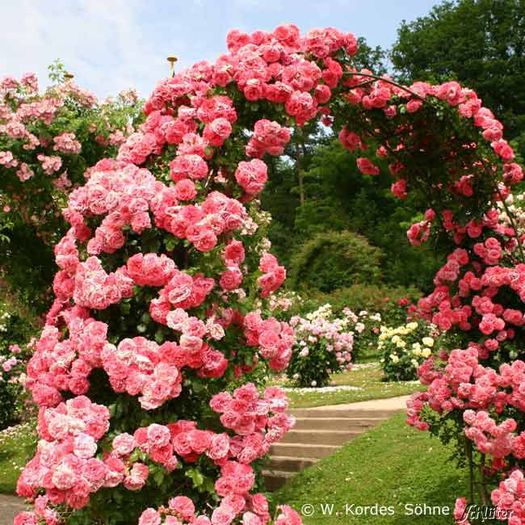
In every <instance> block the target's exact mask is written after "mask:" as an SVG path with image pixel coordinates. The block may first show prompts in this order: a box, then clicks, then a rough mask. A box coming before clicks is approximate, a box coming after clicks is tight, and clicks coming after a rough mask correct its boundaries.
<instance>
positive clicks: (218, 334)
mask: <svg viewBox="0 0 525 525" xmlns="http://www.w3.org/2000/svg"><path fill="white" fill-rule="evenodd" d="M227 42H228V53H226V54H224V55H222V56H221V57H219V58H218V60H217V61H216V62H215V63H214V64H210V63H208V62H200V63H197V64H195V65H194V66H193V67H191V68H190V69H188V70H186V71H184V72H181V73H179V74H177V75H175V76H174V77H173V78H170V79H166V80H164V81H162V82H161V83H160V84H159V85H158V86H157V88H156V89H155V91H154V92H153V94H152V96H151V97H150V99H149V100H148V101H147V102H146V104H145V107H144V111H145V114H146V120H145V122H144V124H143V125H142V126H141V128H140V129H139V130H138V131H137V132H136V133H133V134H132V135H130V137H129V138H128V139H127V140H126V142H125V143H124V144H123V145H122V146H121V147H120V149H119V153H118V155H117V159H116V160H102V161H100V162H98V163H97V164H96V165H95V166H94V167H93V168H92V169H91V170H90V171H89V175H88V180H87V182H86V184H85V185H84V186H83V187H80V188H78V189H76V190H75V191H73V192H72V194H71V196H70V199H69V202H68V206H67V208H66V210H65V212H64V216H65V218H66V219H67V221H68V223H69V224H70V226H71V229H70V230H69V231H68V233H67V234H66V235H65V236H64V237H63V239H62V240H61V241H60V242H59V243H58V244H57V245H56V247H55V255H56V262H57V266H58V267H59V271H58V272H57V274H56V277H55V282H54V291H55V295H56V300H55V303H54V304H53V306H52V308H51V309H50V311H49V313H48V315H47V323H46V326H45V328H44V330H43V332H42V335H41V338H40V340H39V341H38V343H37V347H36V352H35V355H34V357H33V358H32V360H31V362H30V363H29V366H28V379H27V386H28V388H29V389H30V390H31V392H32V395H33V398H34V400H35V402H36V403H37V404H38V405H39V406H40V417H39V434H40V438H41V441H40V443H39V448H38V451H37V454H36V456H35V458H34V459H33V460H31V462H30V463H29V464H28V466H27V468H26V469H25V470H24V472H23V474H22V476H21V478H20V481H19V486H18V492H19V493H20V494H21V495H23V496H25V497H28V498H30V499H33V500H35V510H34V511H33V512H30V513H22V514H21V515H19V516H18V518H17V524H18V525H20V524H26V523H35V522H37V521H38V520H40V521H42V520H43V521H46V522H47V523H56V521H57V519H58V520H59V521H62V522H67V523H75V524H88V523H89V524H93V523H100V524H102V523H104V524H105V523H115V524H120V523H122V524H124V523H125V524H128V523H136V522H139V523H142V524H158V523H161V522H162V521H163V520H164V522H165V523H172V524H173V523H177V521H179V522H180V521H181V519H182V520H183V521H184V520H185V521H186V522H188V521H190V523H191V522H192V523H199V524H209V523H211V524H212V525H218V524H220V525H223V524H230V523H242V522H244V523H250V524H256V525H258V524H260V523H262V524H265V523H268V522H269V521H270V519H271V513H270V510H269V506H268V502H267V500H266V498H265V496H264V495H263V494H262V493H261V492H260V490H261V488H262V487H261V483H260V476H259V475H258V472H259V471H260V459H261V457H262V456H263V455H264V454H265V453H266V452H267V450H268V445H269V444H271V443H273V442H275V441H276V440H277V439H279V438H280V437H281V436H282V435H283V434H284V433H285V432H286V430H288V429H289V428H290V427H291V425H292V423H293V421H292V419H291V418H290V417H289V416H287V415H286V413H285V410H286V406H287V402H286V399H285V397H284V395H283V394H282V393H281V392H280V391H279V390H277V389H274V388H272V389H266V390H265V391H259V390H258V389H257V388H256V387H255V386H254V385H252V384H251V381H252V380H255V379H257V378H259V377H261V375H264V373H266V371H268V370H275V371H282V370H284V369H285V368H286V367H287V365H288V363H289V361H290V358H291V356H292V347H293V344H294V336H293V330H292V328H291V327H290V326H289V325H288V324H287V323H285V322H283V321H279V320H278V319H277V318H276V317H272V316H268V315H267V314H265V313H264V312H266V311H267V309H266V307H263V308H260V309H259V308H254V305H255V304H256V302H257V305H259V304H260V302H261V301H267V300H269V298H270V297H271V295H272V293H273V292H275V291H276V290H277V289H278V288H279V286H280V285H281V284H282V283H283V281H284V279H285V276H286V271H285V269H284V268H283V266H281V265H280V264H279V262H278V261H277V259H276V258H275V257H274V256H273V255H271V253H270V252H269V251H268V243H267V242H266V240H265V233H264V227H262V226H264V222H265V221H264V215H263V214H261V213H260V210H259V203H258V199H257V197H258V195H259V194H260V192H261V191H262V190H263V188H264V185H265V182H266V181H267V179H268V169H267V164H266V162H267V161H266V160H265V159H266V156H267V155H272V154H279V153H280V151H281V149H282V148H283V147H286V141H287V140H288V137H290V140H292V139H293V138H294V132H295V129H296V128H297V126H299V127H301V126H303V125H305V124H306V123H308V122H309V121H312V120H313V119H320V120H321V121H322V122H323V124H325V125H326V126H332V127H333V128H334V129H335V131H336V132H338V133H340V138H341V141H342V143H343V145H344V146H345V147H347V148H348V149H350V150H352V151H356V150H359V157H358V160H357V166H358V168H359V169H360V170H361V171H362V172H363V173H365V174H366V175H368V176H375V175H377V174H378V173H380V172H381V171H383V170H388V171H389V172H390V173H391V174H392V176H393V178H394V183H393V186H392V191H393V192H394V193H395V194H396V195H397V196H398V197H399V198H405V197H406V196H407V194H408V192H413V195H414V199H415V201H416V202H420V204H421V206H422V209H423V210H425V213H424V218H423V219H422V220H421V221H419V222H418V223H417V224H415V225H413V226H412V227H411V228H410V230H409V234H408V235H409V239H410V241H411V242H412V243H414V244H419V243H421V242H424V241H425V240H426V239H428V238H430V237H434V236H436V238H437V242H444V243H445V245H446V246H448V245H450V243H456V244H457V248H456V249H455V250H454V251H453V252H452V253H451V255H450V256H449V258H448V261H447V263H446V264H445V266H444V267H443V268H442V269H441V270H440V271H439V273H438V274H437V275H436V279H435V283H436V290H435V291H434V292H433V293H432V294H431V295H430V296H429V297H427V298H424V299H422V300H421V301H420V303H419V310H420V315H422V316H425V317H427V318H428V319H429V320H431V321H432V322H433V323H434V324H436V325H437V326H438V327H439V328H440V329H441V330H449V329H451V328H452V327H458V328H460V330H463V331H466V333H467V335H466V337H467V338H470V340H471V341H476V342H474V343H472V344H471V345H470V346H468V348H467V349H466V350H455V351H454V352H451V353H450V355H449V356H442V357H443V358H444V363H443V364H442V365H440V364H439V363H438V360H437V359H436V358H432V357H431V358H429V359H430V361H427V362H426V363H425V364H423V365H422V370H423V372H422V374H421V375H422V379H423V380H425V381H426V382H427V383H428V384H429V385H430V386H429V391H428V392H427V393H424V394H422V395H421V396H419V397H416V398H415V399H414V400H413V401H412V406H411V414H410V415H411V418H412V422H414V424H419V425H420V426H422V427H423V426H424V422H423V421H422V419H421V418H422V417H423V414H422V409H423V407H425V410H427V409H426V407H428V408H429V409H430V410H433V411H435V412H436V413H437V414H438V415H445V416H446V415H447V414H448V413H450V412H454V411H455V410H456V407H457V412H458V413H460V414H462V413H463V411H465V410H467V409H468V410H471V411H472V412H474V413H471V412H465V416H466V419H465V422H464V425H465V427H468V428H472V432H471V434H470V435H471V437H470V438H468V439H469V440H470V441H472V442H476V443H479V444H480V445H483V446H485V445H486V444H488V445H489V449H491V450H492V449H496V450H498V451H499V450H505V451H508V450H509V447H508V446H501V445H500V443H499V439H500V436H501V435H505V434H510V436H509V437H510V438H514V439H515V440H516V441H514V440H513V439H510V441H512V445H513V446H512V447H511V451H510V453H509V455H508V456H506V457H505V461H497V459H499V458H497V459H496V460H495V461H493V462H492V463H491V464H490V467H491V468H493V469H494V470H495V471H497V476H499V477H506V476H510V475H511V471H512V469H513V468H515V467H517V468H519V467H520V465H521V463H520V460H521V456H520V454H521V452H518V451H519V450H520V448H519V447H518V444H519V436H520V434H519V433H518V432H521V428H520V425H521V419H520V417H519V415H520V414H521V410H522V406H521V404H520V403H521V401H520V399H521V398H520V396H521V394H520V388H519V386H518V385H519V384H520V382H522V378H521V375H520V374H521V372H522V368H523V367H524V365H523V363H522V362H521V361H519V360H518V361H514V362H512V361H511V362H508V363H504V364H503V365H501V367H500V370H499V372H496V371H495V369H494V368H490V366H484V365H483V364H482V362H484V361H485V360H487V359H489V360H490V358H491V356H497V357H498V359H502V360H506V359H507V354H506V352H505V348H506V346H507V344H508V341H516V342H517V343H518V344H517V347H518V348H519V342H520V337H521V331H520V328H521V326H522V324H523V322H522V316H523V314H522V313H521V309H520V308H521V295H520V294H521V292H522V283H523V279H522V273H523V268H522V266H523V259H520V257H521V253H520V252H521V251H522V245H521V239H520V238H519V237H518V235H517V232H516V231H515V230H514V228H513V227H511V226H508V225H505V224H502V223H501V221H500V214H499V212H498V209H497V206H496V202H497V201H498V200H499V201H501V200H502V199H503V198H505V196H507V195H508V194H509V192H510V187H511V186H512V185H514V184H517V183H518V182H520V181H521V180H522V178H523V173H522V170H521V168H520V166H518V165H517V164H516V163H514V162H513V155H514V154H513V151H512V148H511V147H510V146H509V145H508V144H507V143H506V142H505V140H504V139H503V138H502V127H501V125H500V124H499V123H498V121H497V120H496V119H495V118H494V115H493V114H492V113H491V112H490V111H489V110H488V109H485V108H483V107H482V105H481V101H480V100H479V98H478V97H477V96H476V94H475V93H474V92H472V91H471V90H468V89H464V88H462V87H461V86H459V84H457V83H455V82H447V83H445V84H442V85H440V86H432V85H430V84H427V83H415V84H413V85H411V86H400V85H399V84H396V83H395V82H393V81H392V80H391V79H390V78H388V77H381V78H378V77H377V76H375V75H374V74H373V73H371V72H370V71H367V70H360V71H357V70H356V69H355V67H354V66H353V63H352V56H353V55H354V54H355V52H356V50H357V43H356V39H355V37H354V36H353V35H349V34H343V33H340V32H339V31H337V30H335V29H325V30H314V31H311V32H310V33H308V34H306V35H304V36H301V34H300V32H299V30H298V29H297V28H296V27H295V26H293V25H287V26H280V27H278V28H277V29H276V30H275V31H273V32H271V33H269V32H264V31H256V32H254V33H253V34H251V35H248V34H245V33H241V32H239V31H233V32H231V33H230V34H229V35H228V38H227ZM261 120H267V121H269V123H267V122H263V123H261V122H259V121H261ZM258 122H259V124H257V123H258ZM286 130H288V131H289V133H288V132H287V131H286ZM65 140H66V141H67V143H68V147H69V146H71V144H70V143H69V141H68V140H67V139H65ZM377 143H379V144H380V146H379V147H378V148H374V150H373V151H372V149H371V148H370V147H369V146H368V144H377ZM261 155H262V157H261ZM260 157H261V158H260ZM422 167H424V169H423V168H422ZM438 234H439V235H438ZM520 261H521V262H520ZM500 288H505V292H507V293H505V294H504V295H505V297H503V295H502V296H501V298H500V297H499V296H498V293H499V289H500ZM434 364H435V365H436V367H435V368H434ZM478 377H479V378H481V379H482V380H481V382H480V383H479V385H478V384H476V380H477V378H478ZM433 384H435V387H434V386H433ZM507 407H512V410H513V412H514V413H515V414H516V419H514V421H515V423H516V428H515V429H514V430H513V424H512V423H509V422H506V423H505V422H504V421H500V420H501V419H504V418H505V417H506V413H507V412H505V410H506V409H507ZM501 408H503V410H501ZM496 409H497V410H496ZM515 409H516V410H515ZM478 411H481V412H483V411H486V412H488V416H487V417H488V420H487V419H483V418H485V416H484V415H483V414H482V415H481V416H479V418H480V419H481V421H478V416H476V412H478ZM493 418H497V419H498V421H495V420H494V419H493ZM491 420H492V421H491ZM480 425H481V428H480ZM499 425H503V426H502V427H500V426H499ZM500 428H501V430H500ZM495 429H496V430H495ZM494 441H498V444H497V446H495V447H490V446H491V445H493V442H494ZM503 441H504V442H505V440H503ZM489 449H486V450H487V451H489ZM509 458H510V459H509ZM48 469H50V470H48ZM508 479H511V478H508ZM509 484H510V485H511V484H512V483H511V482H509ZM514 494H515V498H516V499H517V500H518V503H517V504H520V503H521V501H522V493H521V492H520V491H516V492H515V493H514ZM178 497H184V498H189V499H190V500H191V502H190V501H188V500H186V499H183V500H180V499H178V500H176V499H174V500H173V501H172V498H178ZM498 501H500V500H499V499H498ZM505 501H508V498H505ZM192 505H194V507H195V511H193V507H192ZM275 523H277V524H279V525H284V524H295V523H300V518H299V516H298V515H297V513H295V511H293V510H291V509H290V508H288V507H282V508H280V509H279V512H278V514H277V517H276V519H275Z"/></svg>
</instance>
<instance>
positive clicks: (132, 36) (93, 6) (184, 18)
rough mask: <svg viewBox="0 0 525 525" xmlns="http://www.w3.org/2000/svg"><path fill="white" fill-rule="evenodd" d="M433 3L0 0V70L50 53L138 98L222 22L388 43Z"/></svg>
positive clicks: (91, 80) (91, 84) (209, 40)
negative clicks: (318, 30)
mask: <svg viewBox="0 0 525 525" xmlns="http://www.w3.org/2000/svg"><path fill="white" fill-rule="evenodd" d="M436 3H438V2H436V1H433V0H360V1H357V0H324V1H322V0H288V1H287V0H280V1H279V0H149V1H148V0H2V1H1V2H0V19H1V20H2V21H3V24H2V31H1V32H0V50H1V52H0V75H1V76H3V75H7V74H11V75H16V76H18V75H20V74H22V73H24V72H26V71H35V72H36V73H38V74H39V76H40V77H43V76H46V75H47V72H46V67H47V65H48V64H49V63H51V62H52V61H53V60H55V59H56V58H60V59H61V60H62V61H63V62H64V63H65V64H66V66H67V67H68V69H69V70H71V72H73V73H74V74H75V79H76V81H77V83H78V84H79V85H81V86H82V87H86V88H88V89H90V90H92V91H94V92H95V93H96V94H97V95H99V96H101V97H102V96H107V95H110V94H115V93H117V92H118V91H120V90H121V89H125V88H128V87H135V88H136V89H137V90H138V91H139V93H140V94H141V95H143V96H147V95H148V94H149V93H150V92H151V90H152V89H153V87H154V86H155V85H156V83H157V82H158V80H159V79H161V78H162V77H164V76H166V74H167V71H168V67H167V63H166V60H165V58H166V56H167V55H170V54H175V55H177V56H178V57H179V62H178V64H177V66H178V67H179V68H180V67H185V66H189V65H190V64H192V63H193V62H196V61H198V60H202V59H208V60H213V59H214V58H215V57H217V56H218V55H219V54H221V53H222V52H224V50H225V47H226V46H225V38H226V34H227V32H228V31H229V30H230V29H233V28H238V29H242V30H245V31H252V30H255V29H267V30H269V29H273V28H274V27H275V26H277V25H279V24H281V23H286V22H293V23H295V24H296V25H298V26H299V27H300V28H301V29H302V30H303V31H307V30H308V29H312V28H315V27H326V26H333V27H337V28H338V29H340V30H343V31H351V32H353V33H354V34H355V35H356V36H364V37H365V38H366V39H367V40H368V42H369V43H370V44H371V45H381V46H383V47H388V46H389V45H390V44H392V43H393V42H394V40H395V38H396V30H397V27H398V26H399V24H400V22H401V20H403V19H405V20H413V19H414V18H417V17H418V16H422V15H425V14H426V13H428V11H429V10H430V8H431V7H432V6H433V5H435V4H436Z"/></svg>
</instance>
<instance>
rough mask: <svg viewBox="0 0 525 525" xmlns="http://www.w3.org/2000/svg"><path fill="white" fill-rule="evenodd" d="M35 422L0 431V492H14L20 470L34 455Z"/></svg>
mask: <svg viewBox="0 0 525 525" xmlns="http://www.w3.org/2000/svg"><path fill="white" fill-rule="evenodd" d="M36 439H37V437H36V430H35V423H34V422H28V423H22V424H21V425H16V426H14V427H10V428H6V429H5V430H2V431H0V494H14V493H15V489H16V480H17V479H18V476H19V475H20V471H21V470H22V468H23V467H24V465H25V464H26V463H27V461H28V460H29V459H30V458H31V457H32V456H33V454H34V451H35V446H36Z"/></svg>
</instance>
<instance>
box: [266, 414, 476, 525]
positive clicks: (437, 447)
mask: <svg viewBox="0 0 525 525" xmlns="http://www.w3.org/2000/svg"><path fill="white" fill-rule="evenodd" d="M404 419H405V416H404V415H403V414H399V415H396V416H394V417H393V418H391V419H389V420H388V421H386V422H385V423H383V424H382V425H380V426H379V427H377V428H375V429H373V430H371V431H370V432H367V433H366V434H363V435H361V436H359V437H358V438H356V439H355V440H353V441H351V442H350V443H348V444H347V445H345V446H344V447H343V448H341V449H340V450H338V451H337V452H336V453H335V454H333V455H332V456H329V457H327V458H325V459H323V460H321V461H319V462H318V463H316V464H315V465H313V466H312V467H310V468H308V469H306V470H304V471H302V472H301V473H299V474H297V475H296V476H295V477H294V478H293V479H292V480H290V481H289V482H288V483H287V484H286V485H285V486H284V487H283V488H281V489H280V490H279V491H278V492H277V493H275V495H274V498H275V500H276V502H278V503H286V504H289V505H291V506H293V507H294V508H295V509H297V510H298V511H300V510H301V508H304V509H305V510H306V513H309V512H310V511H311V508H312V507H303V506H304V505H313V509H314V511H315V513H314V514H313V516H306V515H304V516H303V519H304V524H305V525H323V524H325V523H326V524H327V525H343V524H344V525H354V524H355V525H357V524H360V525H407V524H411V523H418V524H419V523H421V524H423V525H424V524H427V525H441V524H443V525H444V524H449V523H452V521H453V519H452V518H451V515H449V516H445V515H441V516H439V515H435V513H434V515H428V514H429V512H430V511H427V515H424V516H413V515H412V516H410V515H408V512H407V510H406V509H405V504H413V505H417V504H421V505H423V504H427V505H429V506H433V505H438V506H440V507H442V506H444V507H447V508H448V509H449V512H451V513H452V511H453V507H454V501H455V499H456V497H457V496H459V495H464V494H466V492H467V474H466V472H465V471H463V470H461V469H458V468H456V466H455V464H454V463H453V462H452V461H449V456H450V450H449V449H448V448H446V447H444V446H443V445H442V444H441V443H440V442H439V441H438V440H437V439H436V438H432V437H431V436H430V435H429V434H428V433H426V432H420V431H417V430H414V429H412V428H410V427H408V426H407V425H406V423H405V421H404ZM376 503H377V504H379V505H384V506H387V507H388V506H393V509H394V512H395V514H394V515H393V516H371V515H368V516H363V515H361V516H355V515H352V514H351V512H350V511H349V512H347V509H346V507H345V505H346V504H349V505H351V504H355V505H356V506H359V505H361V506H370V505H374V504H376ZM321 504H333V505H334V507H333V510H332V512H330V507H326V506H325V508H324V510H325V515H324V516H323V511H322V507H321ZM412 508H413V509H414V508H415V507H412ZM351 510H353V511H355V507H354V508H352V509H351ZM336 512H339V515H338V516H337V515H336Z"/></svg>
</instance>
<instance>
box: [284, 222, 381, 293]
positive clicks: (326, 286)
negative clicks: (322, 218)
mask: <svg viewBox="0 0 525 525" xmlns="http://www.w3.org/2000/svg"><path fill="white" fill-rule="evenodd" d="M381 258H382V252H381V250H379V248H375V247H373V246H371V245H370V244H369V243H368V241H367V240H366V239H365V238H364V237H362V236H360V235H358V234H356V233H353V232H350V231H342V232H335V231H328V232H323V233H319V234H317V235H315V236H314V237H312V238H311V239H309V240H308V241H306V242H305V243H304V244H303V245H302V246H301V247H300V248H299V249H298V250H297V253H296V254H295V255H294V256H293V257H292V260H291V263H290V273H291V280H292V286H294V287H296V288H298V289H300V290H305V289H309V288H311V289H314V290H319V291H321V292H325V293H328V292H332V291H333V290H336V289H337V288H344V287H346V286H350V285H352V284H354V283H376V282H378V281H379V280H380V278H381V269H380V264H381Z"/></svg>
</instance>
